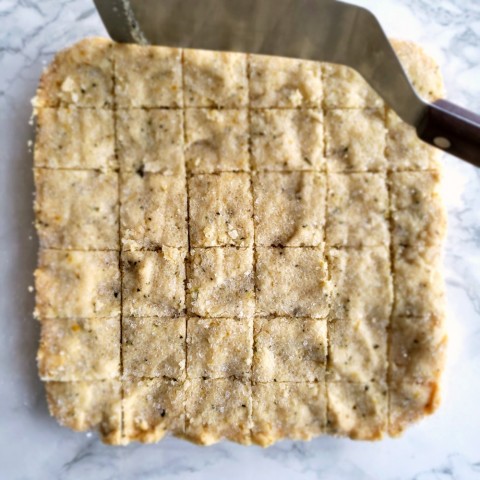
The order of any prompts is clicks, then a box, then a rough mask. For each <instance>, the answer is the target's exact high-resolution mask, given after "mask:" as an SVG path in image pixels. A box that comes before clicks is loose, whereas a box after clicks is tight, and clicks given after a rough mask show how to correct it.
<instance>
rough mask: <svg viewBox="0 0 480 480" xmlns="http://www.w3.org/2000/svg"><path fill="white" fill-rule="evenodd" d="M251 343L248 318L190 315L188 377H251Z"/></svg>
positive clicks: (251, 332) (249, 320)
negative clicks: (203, 317)
mask: <svg viewBox="0 0 480 480" xmlns="http://www.w3.org/2000/svg"><path fill="white" fill-rule="evenodd" d="M252 343H253V322H252V319H251V318H244V319H234V318H220V319H215V320H213V319H208V320H207V319H201V318H189V319H188V327H187V346H188V355H187V365H188V370H187V375H188V378H190V379H192V378H202V379H203V380H207V379H211V378H213V379H215V378H229V377H235V378H238V379H248V378H250V370H251V367H252Z"/></svg>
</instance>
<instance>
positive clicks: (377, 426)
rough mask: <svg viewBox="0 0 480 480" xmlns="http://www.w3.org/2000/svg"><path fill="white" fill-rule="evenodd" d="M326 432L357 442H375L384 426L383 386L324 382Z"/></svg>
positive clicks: (384, 390)
mask: <svg viewBox="0 0 480 480" xmlns="http://www.w3.org/2000/svg"><path fill="white" fill-rule="evenodd" d="M327 394H328V412H327V416H328V429H329V431H331V432H335V433H338V434H340V435H343V436H349V437H350V438H354V439H358V440H378V439H380V438H382V437H383V435H384V432H385V430H386V428H387V425H388V398H387V396H388V390H387V385H386V384H385V383H376V382H370V383H348V382H329V383H327Z"/></svg>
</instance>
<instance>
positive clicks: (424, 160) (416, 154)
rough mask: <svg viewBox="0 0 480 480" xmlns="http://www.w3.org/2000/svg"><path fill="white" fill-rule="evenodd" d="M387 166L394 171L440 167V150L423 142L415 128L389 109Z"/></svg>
mask: <svg viewBox="0 0 480 480" xmlns="http://www.w3.org/2000/svg"><path fill="white" fill-rule="evenodd" d="M387 129H388V134H387V145H386V150H385V156H386V157H387V166H388V168H389V169H390V170H393V171H402V170H435V169H438V162H439V157H440V152H439V150H438V149H436V148H434V147H431V146H430V145H428V144H427V143H424V142H422V141H421V140H420V139H419V138H418V136H417V132H416V131H415V128H414V127H412V126H410V125H408V124H406V123H405V122H403V121H402V120H401V119H400V117H399V116H398V115H397V114H396V113H395V112H393V111H392V110H388V111H387Z"/></svg>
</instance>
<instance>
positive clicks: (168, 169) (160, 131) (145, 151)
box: [115, 108, 185, 175]
mask: <svg viewBox="0 0 480 480" xmlns="http://www.w3.org/2000/svg"><path fill="white" fill-rule="evenodd" d="M115 118H116V125H115V129H116V141H117V152H118V160H119V163H120V169H121V171H122V172H137V173H138V174H139V175H143V174H144V172H154V173H161V174H163V175H185V159H184V153H183V147H184V138H183V136H184V133H183V119H182V112H181V111H180V110H165V109H151V110H143V109H141V108H138V109H129V110H117V111H116V112H115Z"/></svg>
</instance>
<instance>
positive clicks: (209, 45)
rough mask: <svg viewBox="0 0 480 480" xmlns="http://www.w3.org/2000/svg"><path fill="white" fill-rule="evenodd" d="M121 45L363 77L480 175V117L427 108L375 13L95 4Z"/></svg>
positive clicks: (440, 104) (312, 3)
mask: <svg viewBox="0 0 480 480" xmlns="http://www.w3.org/2000/svg"><path fill="white" fill-rule="evenodd" d="M95 3H96V6H97V9H98V11H99V13H100V15H101V17H102V20H103V22H104V23H105V26H106V28H107V30H108V32H109V34H110V35H111V37H112V38H113V39H114V40H115V41H117V42H128V43H151V44H157V45H166V46H175V47H186V48H199V49H208V50H226V51H240V52H248V53H260V54H266V55H279V56H284V57H295V58H305V59H310V60H319V61H325V62H331V63H338V64H343V65H348V66H350V67H352V68H354V69H356V70H357V71H358V72H360V74H361V75H362V76H363V77H364V78H365V79H366V80H367V82H368V83H369V84H370V85H371V86H372V87H373V88H374V89H375V90H376V91H377V92H378V94H379V95H380V96H381V97H383V99H384V100H385V101H386V102H387V104H388V105H389V106H391V107H392V108H393V109H394V110H395V111H396V112H397V114H398V115H399V116H400V117H401V118H402V119H403V120H404V121H405V122H407V123H409V124H410V125H412V126H414V127H415V128H416V131H417V134H418V136H419V137H420V138H421V139H422V140H424V141H425V142H427V143H430V144H431V145H434V146H436V147H438V148H440V149H443V150H445V151H447V152H449V153H451V154H452V155H456V156H457V157H459V158H462V159H463V160H466V161H468V162H470V163H472V164H473V165H476V166H477V167H480V116H479V115H476V114H474V113H472V112H469V111H468V110H465V109H463V108H461V107H458V106H456V105H454V104H452V103H450V102H448V101H446V100H437V101H436V102H434V103H432V104H430V103H427V102H425V101H423V100H422V99H421V98H420V97H419V96H418V95H417V93H416V91H415V90H414V88H413V87H412V85H411V84H410V82H409V80H408V78H407V76H406V74H405V72H404V70H403V68H402V66H401V65H400V62H399V60H398V58H397V56H396V54H395V52H394V51H393V49H392V47H391V45H390V43H389V41H388V39H387V37H386V36H385V33H384V32H383V30H382V28H381V26H380V24H379V23H378V21H377V19H376V18H375V17H374V16H373V14H372V13H371V12H369V11H368V10H365V9H364V8H360V7H357V6H354V5H350V4H347V3H343V2H338V1H334V0H95Z"/></svg>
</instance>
